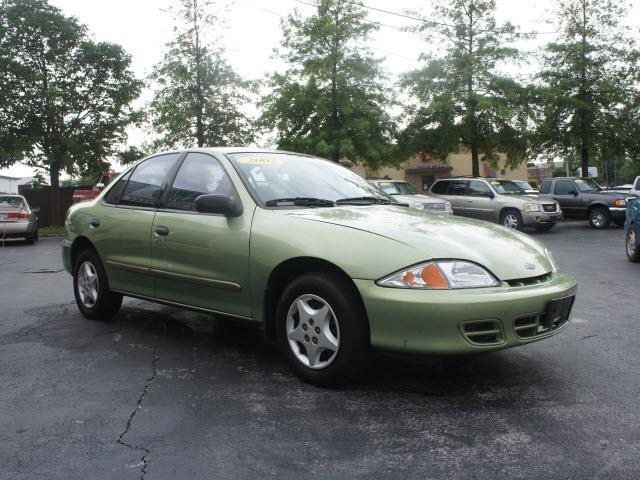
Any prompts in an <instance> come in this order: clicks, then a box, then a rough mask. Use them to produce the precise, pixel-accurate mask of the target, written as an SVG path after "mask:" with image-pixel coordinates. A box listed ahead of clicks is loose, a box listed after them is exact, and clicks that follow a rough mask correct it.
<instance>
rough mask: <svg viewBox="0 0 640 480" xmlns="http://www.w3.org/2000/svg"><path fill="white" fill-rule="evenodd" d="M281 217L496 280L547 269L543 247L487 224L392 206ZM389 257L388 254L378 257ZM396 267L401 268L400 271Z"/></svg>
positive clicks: (292, 212) (323, 210)
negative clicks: (453, 263) (350, 231)
mask: <svg viewBox="0 0 640 480" xmlns="http://www.w3.org/2000/svg"><path fill="white" fill-rule="evenodd" d="M281 212H282V213H283V214H285V215H290V216H294V217H297V218H300V219H306V220H309V221H316V222H325V223H330V224H333V225H341V226H343V227H347V228H355V229H358V230H362V231H366V232H370V233H372V234H375V235H380V236H383V237H386V238H389V239H392V240H395V241H397V242H399V243H402V244H404V245H407V246H409V247H411V248H413V249H415V250H416V263H417V262H420V261H423V260H430V259H445V258H449V259H463V260H470V261H473V262H476V263H478V264H480V265H483V266H484V267H485V268H487V269H489V270H490V271H491V272H492V273H493V274H494V275H495V276H496V277H498V278H499V279H501V280H513V279H519V278H528V277H535V276H538V275H543V274H545V273H548V272H550V271H551V270H552V266H551V263H550V261H549V259H548V257H547V254H546V252H545V248H544V246H543V245H542V244H541V243H540V242H538V241H537V240H535V239H533V238H531V237H529V236H528V235H525V234H523V233H521V232H518V231H515V230H511V229H508V228H505V227H502V226H500V225H496V224H493V223H489V222H485V221H481V220H473V219H468V218H460V217H453V216H448V215H447V216H445V215H429V216H425V215H424V214H423V213H422V212H420V211H418V210H413V209H409V208H406V207H397V206H391V205H389V206H385V205H376V206H357V207H356V206H341V207H334V208H317V209H312V208H304V209H295V210H281ZM380 254H381V255H383V254H384V255H389V254H390V252H380ZM399 268H402V266H400V267H399Z"/></svg>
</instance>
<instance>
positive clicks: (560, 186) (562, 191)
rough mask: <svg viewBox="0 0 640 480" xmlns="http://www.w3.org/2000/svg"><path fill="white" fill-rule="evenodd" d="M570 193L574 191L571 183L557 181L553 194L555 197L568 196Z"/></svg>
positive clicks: (574, 188)
mask: <svg viewBox="0 0 640 480" xmlns="http://www.w3.org/2000/svg"><path fill="white" fill-rule="evenodd" d="M572 191H573V192H575V191H576V187H575V186H574V185H573V182H570V181H568V180H558V182H556V187H555V189H554V191H553V193H555V194H556V195H569V194H570V193H571V192H572Z"/></svg>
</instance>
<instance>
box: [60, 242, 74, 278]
mask: <svg viewBox="0 0 640 480" xmlns="http://www.w3.org/2000/svg"><path fill="white" fill-rule="evenodd" d="M72 245H73V244H72V243H71V241H70V240H68V239H66V238H65V239H64V240H63V241H62V244H61V245H60V249H61V253H62V265H63V266H64V269H65V270H66V271H67V272H69V273H72V271H71V268H72V265H71V246H72Z"/></svg>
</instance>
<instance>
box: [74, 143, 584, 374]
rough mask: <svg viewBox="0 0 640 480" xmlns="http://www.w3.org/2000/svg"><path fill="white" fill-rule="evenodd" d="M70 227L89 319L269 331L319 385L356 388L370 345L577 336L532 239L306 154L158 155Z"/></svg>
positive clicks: (447, 345)
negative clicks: (156, 318)
mask: <svg viewBox="0 0 640 480" xmlns="http://www.w3.org/2000/svg"><path fill="white" fill-rule="evenodd" d="M65 223H66V227H67V238H66V239H65V240H64V241H63V243H62V258H63V262H64V266H65V268H66V270H67V271H69V272H70V273H71V274H72V275H73V290H74V294H75V298H76V302H77V305H78V308H79V309H80V312H82V314H83V315H84V316H85V317H87V318H94V319H107V318H110V317H113V316H114V315H115V314H116V313H117V312H118V309H119V308H120V305H121V303H122V297H123V295H124V296H131V297H138V298H142V299H146V300H151V301H154V302H159V303H164V304H169V305H174V306H179V307H184V308H189V309H193V310H197V311H203V312H211V313H216V314H221V315H226V316H230V317H235V318H240V319H245V320H249V321H255V322H260V323H261V324H262V325H263V326H264V331H265V334H266V337H267V338H268V339H271V340H275V341H276V342H277V343H278V344H279V346H280V347H281V349H282V350H283V352H284V354H285V355H286V357H287V358H288V360H289V362H290V363H291V365H292V367H293V369H294V370H295V371H296V372H297V374H298V375H300V376H301V377H302V378H303V379H305V380H306V381H309V382H312V383H315V384H319V385H336V384H340V383H344V382H347V381H349V380H351V379H354V378H357V377H358V375H359V374H360V373H361V372H362V371H363V370H364V369H365V367H366V364H367V356H368V352H369V350H370V348H371V347H374V348H380V349H385V350H393V351H399V352H406V353H448V354H452V353H477V352H483V351H491V350H498V349H503V348H509V347H515V346H518V345H524V344H528V343H530V342H533V341H536V340H541V339H544V338H547V337H549V336H551V335H554V334H556V333H558V332H559V331H560V330H562V329H563V328H564V327H565V326H566V325H567V323H568V320H569V314H570V311H571V307H572V303H573V298H574V295H575V291H576V281H575V279H574V278H573V277H571V276H570V275H568V274H566V273H561V272H559V271H557V268H556V266H555V264H554V261H553V259H552V257H551V254H550V253H549V251H548V250H547V249H546V248H545V247H544V246H543V245H542V244H541V243H540V242H538V241H537V240H535V239H533V238H531V237H529V236H526V235H523V234H521V233H519V232H516V231H509V230H507V229H503V228H501V227H498V226H495V225H491V224H489V223H486V222H477V221H474V220H469V219H463V218H456V217H453V216H449V215H429V216H428V217H425V215H424V214H422V213H421V212H419V211H417V210H413V209H410V208H407V207H406V206H405V207H403V206H400V205H398V204H392V203H390V202H389V200H388V198H387V197H386V195H384V194H383V193H381V192H380V191H379V190H378V189H376V188H375V187H373V186H372V185H371V184H369V183H368V182H367V181H366V180H364V179H362V178H361V177H360V176H358V175H357V174H356V173H354V172H352V171H350V170H348V169H346V168H344V167H342V166H340V165H338V164H336V163H333V162H330V161H327V160H322V159H319V158H314V157H310V156H305V155H299V154H294V153H286V152H274V151H265V150H255V149H240V148H216V149H194V150H188V151H186V152H170V153H162V154H158V155H154V156H151V157H148V158H146V159H144V160H142V161H140V162H138V163H137V164H136V165H134V166H132V167H130V168H129V169H128V170H127V171H125V172H124V174H123V175H122V176H121V177H120V179H119V180H118V181H116V182H113V183H112V185H110V186H109V187H107V188H106V189H105V191H104V192H103V193H102V194H101V195H100V196H99V197H98V198H97V199H95V200H92V201H88V202H82V203H77V204H75V205H73V206H72V207H71V208H70V211H69V214H68V216H67V219H66V222H65ZM471 306H472V308H471Z"/></svg>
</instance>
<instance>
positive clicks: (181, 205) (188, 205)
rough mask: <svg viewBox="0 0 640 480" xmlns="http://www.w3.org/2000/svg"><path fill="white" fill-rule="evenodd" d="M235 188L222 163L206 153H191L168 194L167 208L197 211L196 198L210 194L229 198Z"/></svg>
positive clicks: (183, 163)
mask: <svg viewBox="0 0 640 480" xmlns="http://www.w3.org/2000/svg"><path fill="white" fill-rule="evenodd" d="M232 189H233V186H232V184H231V180H230V179H229V176H228V175H227V172H225V171H224V168H223V167H222V165H220V162H218V160H216V159H215V158H213V157H212V156H211V155H207V154H205V153H190V154H189V155H188V156H187V158H186V159H185V160H184V162H182V165H181V166H180V170H179V171H178V175H176V178H175V180H174V181H173V185H171V188H170V189H169V193H168V194H167V202H166V204H167V208H172V209H176V210H187V211H195V210H196V198H198V197H199V196H200V195H205V194H208V193H212V194H216V195H226V196H229V195H230V194H231V192H232Z"/></svg>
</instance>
